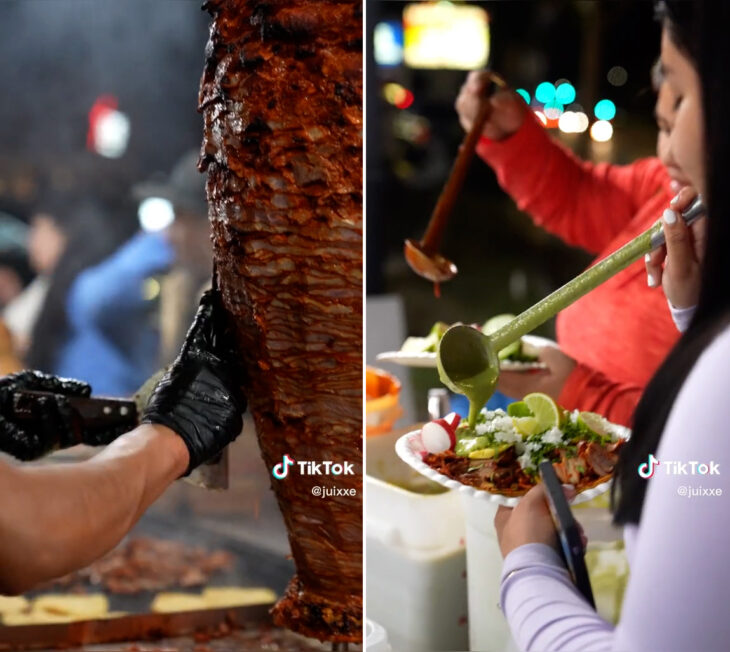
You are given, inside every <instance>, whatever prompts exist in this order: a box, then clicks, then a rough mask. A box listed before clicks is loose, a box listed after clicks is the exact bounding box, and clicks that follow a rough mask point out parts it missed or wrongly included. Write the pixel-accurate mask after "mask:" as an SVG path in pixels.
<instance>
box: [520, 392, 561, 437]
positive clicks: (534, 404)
mask: <svg viewBox="0 0 730 652" xmlns="http://www.w3.org/2000/svg"><path fill="white" fill-rule="evenodd" d="M523 400H524V402H525V404H526V405H527V407H528V408H530V411H531V412H532V414H534V415H535V419H537V432H544V431H545V430H549V429H550V428H555V427H556V426H559V425H560V421H561V414H562V413H561V410H560V408H559V407H558V406H557V404H556V403H555V401H553V399H551V398H550V397H549V396H548V395H547V394H542V393H540V392H535V393H534V394H528V395H527V396H525V398H524V399H523Z"/></svg>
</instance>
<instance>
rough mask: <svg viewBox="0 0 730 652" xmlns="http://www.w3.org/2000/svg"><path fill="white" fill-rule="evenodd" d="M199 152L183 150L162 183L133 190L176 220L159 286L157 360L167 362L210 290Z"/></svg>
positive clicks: (152, 182) (210, 253)
mask: <svg viewBox="0 0 730 652" xmlns="http://www.w3.org/2000/svg"><path fill="white" fill-rule="evenodd" d="M198 158H199V153H198V151H197V150H191V151H188V152H186V153H185V154H184V155H183V156H182V157H180V159H179V160H178V162H177V163H176V164H175V166H174V168H173V169H172V171H171V172H170V175H169V177H167V178H166V179H162V180H150V181H148V182H145V183H142V184H139V185H138V186H136V187H135V188H134V190H133V192H134V195H135V197H136V198H137V199H139V200H145V199H150V198H160V199H165V200H167V201H168V202H170V204H171V205H172V210H173V215H174V219H173V222H172V224H171V225H170V226H169V227H168V228H167V235H166V237H167V240H168V241H169V243H170V244H171V246H172V248H173V250H174V252H175V255H174V265H173V266H172V268H171V269H170V271H169V273H168V274H166V275H165V276H164V277H163V279H162V282H161V288H160V332H161V335H160V356H159V360H160V363H161V364H162V365H165V364H169V362H170V361H171V360H172V359H173V357H174V356H175V353H176V351H177V349H178V348H179V347H180V343H181V342H182V340H183V338H184V337H185V332H186V329H187V325H188V324H189V323H190V320H191V319H192V316H193V314H194V312H195V307H196V306H197V304H198V300H199V299H200V296H201V295H202V293H203V292H204V291H205V290H206V289H207V288H209V287H210V282H211V272H212V269H213V245H212V242H211V235H210V222H209V221H208V202H207V199H206V194H205V175H203V174H201V173H200V172H199V171H198Z"/></svg>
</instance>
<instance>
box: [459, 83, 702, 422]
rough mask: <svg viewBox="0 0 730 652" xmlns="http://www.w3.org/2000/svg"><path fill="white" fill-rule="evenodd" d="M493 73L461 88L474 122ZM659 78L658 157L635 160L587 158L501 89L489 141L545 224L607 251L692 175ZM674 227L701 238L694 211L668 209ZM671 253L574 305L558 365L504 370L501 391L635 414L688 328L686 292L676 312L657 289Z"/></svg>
mask: <svg viewBox="0 0 730 652" xmlns="http://www.w3.org/2000/svg"><path fill="white" fill-rule="evenodd" d="M485 81H486V76H485V73H479V72H473V73H471V74H470V75H469V77H468V78H467V81H466V82H465V84H464V86H463V87H462V89H461V92H460V94H459V97H458V98H457V101H456V109H457V112H458V114H459V119H460V121H461V124H462V126H463V127H464V128H465V129H469V128H470V127H471V123H472V120H473V117H474V115H475V113H476V109H477V107H478V104H479V102H480V98H481V97H482V95H483V89H484V84H485ZM658 90H659V92H658V97H657V104H656V115H657V122H658V125H659V135H658V139H657V157H653V158H646V159H641V160H639V161H637V162H635V163H633V164H631V165H623V166H622V165H611V164H606V163H600V164H592V163H589V162H585V161H582V160H580V159H578V158H577V157H576V156H575V155H574V154H573V153H572V152H570V151H569V150H568V149H566V148H565V147H563V146H562V145H560V144H559V143H558V142H556V141H555V140H553V139H552V138H551V137H550V136H549V135H548V133H547V132H546V131H545V129H544V128H543V127H542V125H541V124H540V123H539V122H538V120H537V119H536V118H535V116H534V114H533V112H532V111H531V110H530V109H529V107H528V106H527V105H526V104H525V103H524V101H523V100H522V99H521V98H520V97H519V95H517V94H516V93H514V92H512V91H500V92H498V93H497V94H496V95H495V96H494V97H493V98H492V99H491V102H492V105H493V111H492V116H491V118H490V120H489V122H488V123H487V125H486V126H485V127H484V131H483V136H482V139H481V141H480V143H479V145H478V147H477V152H478V154H479V155H480V156H481V158H482V159H483V160H484V161H486V162H487V163H488V164H489V165H490V166H491V167H492V168H493V169H494V171H495V173H496V175H497V179H498V181H499V183H500V185H501V186H502V188H503V189H504V190H505V191H506V192H507V193H509V194H510V195H511V196H512V197H513V198H514V199H515V201H516V202H517V205H518V207H519V208H520V209H521V210H523V211H526V212H527V213H529V214H530V216H531V217H532V219H533V220H534V222H535V223H536V224H538V225H540V226H542V227H543V228H544V229H546V230H547V231H550V232H551V233H554V234H555V235H557V236H558V237H560V238H561V239H562V240H563V241H565V242H566V243H568V244H570V245H573V246H578V247H582V248H583V249H585V250H587V251H589V252H591V253H594V254H596V255H597V259H596V260H600V259H601V258H603V257H605V256H606V255H607V254H609V253H611V252H612V251H614V250H615V249H618V248H619V247H620V246H622V245H623V244H625V243H626V242H628V241H629V240H631V239H632V238H634V237H635V236H637V235H639V234H640V233H641V232H642V231H644V230H645V229H647V228H648V227H649V226H651V225H652V224H653V223H655V222H656V221H657V220H658V219H659V218H660V217H661V216H662V215H663V213H664V212H665V209H667V208H668V207H669V206H670V200H671V199H672V198H673V197H675V196H676V195H677V193H678V192H679V191H680V189H682V188H683V186H686V185H687V183H688V182H687V178H686V176H685V175H684V174H683V172H682V170H681V169H680V168H679V166H678V165H677V164H676V162H675V160H674V156H673V154H672V151H671V149H670V147H669V138H668V134H669V131H670V130H671V115H672V107H673V103H674V101H675V100H674V98H673V97H672V93H671V91H670V90H669V88H668V87H667V86H666V84H659V89H658ZM690 195H691V193H690V192H689V189H688V190H685V191H683V193H682V196H681V197H680V199H679V200H678V201H677V202H674V203H673V204H672V207H673V208H676V209H679V210H681V209H682V208H683V207H684V206H686V205H687V203H688V200H689V198H690ZM702 222H704V220H700V221H699V222H698V223H696V224H701V223H702ZM664 228H665V231H666V233H667V238H668V239H669V240H676V241H679V240H684V241H687V240H691V238H692V236H691V235H690V233H689V232H688V230H687V229H686V227H685V226H684V223H683V222H682V220H675V222H674V223H671V222H667V221H666V220H665V221H664ZM699 228H701V227H699ZM660 263H661V261H659V265H657V258H656V257H655V259H654V260H653V261H651V263H649V261H647V265H648V266H647V268H645V267H644V263H643V262H642V261H637V262H636V263H634V264H633V265H630V266H629V267H628V268H626V269H625V270H624V271H622V272H620V273H619V274H617V275H616V276H614V277H613V278H612V279H610V280H609V281H607V282H606V283H604V284H603V285H601V286H600V287H598V288H597V289H595V290H594V291H593V292H591V293H589V294H588V295H586V296H585V297H583V298H582V299H580V300H579V301H577V302H576V303H574V304H573V305H572V306H570V307H569V308H567V309H566V310H564V311H562V312H561V313H560V314H559V315H558V318H557V327H556V330H557V339H558V344H559V346H560V348H559V349H547V348H546V349H543V351H542V352H541V359H542V360H543V361H545V362H546V363H547V365H548V368H549V372H547V373H544V374H535V375H528V374H519V373H502V375H501V378H500V384H499V389H500V391H502V392H503V393H505V394H507V395H508V396H514V397H520V396H523V395H524V394H526V393H529V392H534V391H540V392H545V393H546V394H549V395H551V396H552V397H553V398H554V399H555V400H556V401H557V402H558V403H559V404H561V405H562V406H564V407H566V408H568V409H571V410H572V409H579V410H590V411H594V412H598V413H600V414H603V415H604V416H606V417H607V418H609V419H610V420H611V421H613V422H615V423H621V424H625V425H630V421H631V416H632V414H633V411H634V408H635V407H636V404H637V403H638V400H639V397H640V396H641V393H642V391H643V389H644V387H645V385H646V383H647V381H648V380H649V378H651V376H652V375H653V374H654V372H655V371H656V369H657V368H658V366H659V365H660V364H661V362H662V361H663V360H664V358H665V357H666V355H667V353H668V352H669V350H670V349H671V348H672V346H673V345H674V343H675V342H676V341H677V339H678V337H679V332H678V330H677V326H675V324H674V323H673V320H672V317H673V315H672V312H675V316H677V317H678V318H681V316H682V314H681V311H680V310H675V309H674V308H676V309H679V308H689V307H690V306H688V305H687V306H685V305H677V304H675V305H674V307H673V310H672V311H671V312H670V307H669V306H668V304H667V300H666V298H665V296H664V294H662V293H661V292H657V291H655V290H653V288H655V287H657V286H658V285H660V283H661V282H662V279H661V278H658V276H659V275H658V273H657V270H661V265H660ZM647 269H648V270H649V271H650V272H653V273H650V274H649V276H647ZM663 280H664V284H665V286H666V284H667V282H668V279H667V278H665V279H663ZM690 294H691V293H690ZM670 296H671V295H670Z"/></svg>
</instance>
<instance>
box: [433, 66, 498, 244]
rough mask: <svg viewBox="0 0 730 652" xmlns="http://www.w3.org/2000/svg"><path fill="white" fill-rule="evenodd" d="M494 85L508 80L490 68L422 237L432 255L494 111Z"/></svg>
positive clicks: (441, 237)
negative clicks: (469, 125) (470, 120)
mask: <svg viewBox="0 0 730 652" xmlns="http://www.w3.org/2000/svg"><path fill="white" fill-rule="evenodd" d="M494 86H498V87H501V88H503V87H505V86H506V84H505V82H504V81H503V80H502V78H501V77H499V75H496V74H495V73H492V72H490V73H489V84H488V89H489V90H488V91H487V92H485V94H484V98H483V99H482V102H481V104H480V105H479V111H478V112H477V116H476V118H475V119H474V123H473V124H472V126H471V129H470V130H469V132H468V133H467V134H466V136H465V137H464V140H463V141H462V143H461V146H460V147H459V153H458V154H457V156H456V160H455V161H454V165H453V166H452V167H451V173H450V174H449V178H448V180H447V181H446V184H445V185H444V187H443V190H441V195H439V199H438V201H437V202H436V207H435V208H434V209H433V213H432V214H431V219H430V220H429V222H428V227H426V233H425V234H424V236H423V239H422V240H421V247H422V249H423V251H424V253H426V254H427V255H433V254H435V253H438V251H439V249H440V247H441V241H442V240H443V237H444V232H445V231H446V224H447V223H448V221H449V217H450V216H451V210H452V209H453V207H454V203H455V202H456V198H457V197H458V196H459V192H460V191H461V187H462V185H464V178H465V177H466V173H467V170H468V169H469V164H470V163H471V159H472V157H473V156H474V152H475V151H476V148H477V143H478V142H479V137H480V136H481V134H482V129H484V125H485V124H486V122H487V120H489V116H490V115H491V114H492V103H491V102H490V98H491V95H492V93H491V90H492V88H493V87H494Z"/></svg>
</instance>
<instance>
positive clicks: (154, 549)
mask: <svg viewBox="0 0 730 652" xmlns="http://www.w3.org/2000/svg"><path fill="white" fill-rule="evenodd" d="M232 565H233V555H231V554H230V553H229V552H226V551H224V550H216V551H213V552H209V551H206V550H204V549H203V548H197V547H196V548H190V547H188V546H185V545H183V544H182V543H178V542H175V541H165V540H163V539H152V538H147V537H144V538H139V539H132V540H131V541H129V542H128V543H126V544H125V545H123V546H120V547H118V548H115V549H114V550H112V551H111V552H110V553H109V554H107V555H105V556H104V557H102V558H101V559H99V560H98V561H95V562H94V563H93V564H91V565H90V566H87V567H86V568H84V569H82V570H80V571H76V572H74V573H71V574H69V575H66V576H64V577H61V578H59V579H57V580H54V581H53V582H51V583H50V584H49V585H48V586H52V587H76V586H79V587H81V586H86V585H88V584H91V585H93V586H102V587H104V588H105V589H106V590H107V591H108V592H110V593H116V594H133V593H139V592H140V591H159V590H162V589H170V588H174V587H188V586H201V585H203V584H205V583H206V582H207V581H208V579H209V578H210V577H211V575H213V574H214V573H216V572H219V571H225V570H228V569H230V568H231V567H232Z"/></svg>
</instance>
